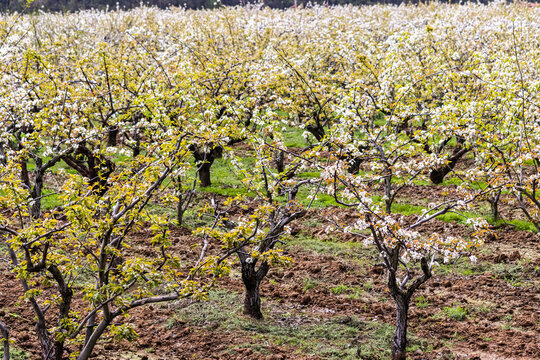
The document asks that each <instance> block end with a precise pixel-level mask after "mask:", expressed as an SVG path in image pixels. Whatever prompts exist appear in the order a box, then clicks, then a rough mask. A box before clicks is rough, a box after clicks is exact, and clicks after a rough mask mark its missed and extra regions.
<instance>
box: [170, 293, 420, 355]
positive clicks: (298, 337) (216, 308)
mask: <svg viewBox="0 0 540 360" xmlns="http://www.w3.org/2000/svg"><path fill="white" fill-rule="evenodd" d="M343 291H344V292H347V291H350V289H349V288H348V287H347V288H343ZM263 307H264V303H263ZM268 308H272V311H269V310H265V311H264V313H265V319H264V320H262V321H256V320H252V319H250V318H248V317H245V316H243V315H241V314H242V299H241V295H240V294H238V293H233V292H229V291H224V290H215V291H213V292H211V293H210V299H209V301H207V302H200V303H195V304H192V305H190V306H189V307H187V308H183V309H179V310H177V311H176V313H175V314H174V316H173V317H172V318H171V319H170V320H169V322H168V324H167V325H166V326H167V327H168V328H169V329H173V327H174V326H175V325H176V324H177V323H179V322H180V320H181V321H182V322H183V323H184V322H185V323H186V324H187V325H189V326H194V327H201V328H205V329H207V330H210V331H217V332H220V333H232V334H235V335H237V336H238V339H243V341H241V342H239V343H237V344H234V345H231V346H230V347H229V348H228V349H226V350H224V351H223V353H222V354H217V355H218V356H219V355H223V356H225V355H226V354H228V355H231V354H233V353H234V351H235V350H234V349H238V348H249V349H251V350H253V352H254V353H259V354H263V355H267V354H268V352H269V351H271V350H270V346H272V345H275V346H280V347H281V348H288V349H289V351H290V354H291V357H294V356H293V354H296V355H302V356H314V357H318V358H323V359H351V360H352V359H377V360H382V359H389V358H390V356H391V353H390V343H391V339H392V336H393V333H394V327H393V326H392V325H390V324H385V323H380V322H374V321H369V320H364V319H360V318H357V317H354V316H334V317H330V318H329V317H320V316H316V315H309V314H306V313H304V312H298V313H296V312H294V311H292V310H290V309H288V310H287V311H283V310H281V309H279V307H276V306H270V305H269V306H268ZM409 339H410V347H411V348H413V349H418V348H423V349H425V348H426V344H425V343H424V342H421V341H420V340H418V339H417V338H415V337H414V336H413V335H412V334H411V335H410V336H409Z"/></svg>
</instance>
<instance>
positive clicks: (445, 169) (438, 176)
mask: <svg viewBox="0 0 540 360" xmlns="http://www.w3.org/2000/svg"><path fill="white" fill-rule="evenodd" d="M468 151H469V149H467V148H463V147H461V144H460V143H459V142H458V146H457V147H456V148H455V150H454V152H453V153H452V155H450V156H449V157H448V164H445V165H443V166H441V167H439V168H436V169H433V170H431V172H430V174H429V179H430V180H431V182H432V183H434V184H440V183H442V182H443V180H444V178H445V176H446V175H448V174H449V173H450V172H451V171H452V170H454V167H455V166H456V164H457V163H458V161H459V160H460V159H461V158H462V157H463V155H465V154H466V153H467V152H468Z"/></svg>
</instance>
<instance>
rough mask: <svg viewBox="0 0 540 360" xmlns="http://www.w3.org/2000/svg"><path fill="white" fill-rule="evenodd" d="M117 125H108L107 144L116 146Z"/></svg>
mask: <svg viewBox="0 0 540 360" xmlns="http://www.w3.org/2000/svg"><path fill="white" fill-rule="evenodd" d="M118 133H119V131H118V127H117V126H111V127H109V138H108V139H107V146H109V147H111V146H112V147H114V146H116V144H117V142H118Z"/></svg>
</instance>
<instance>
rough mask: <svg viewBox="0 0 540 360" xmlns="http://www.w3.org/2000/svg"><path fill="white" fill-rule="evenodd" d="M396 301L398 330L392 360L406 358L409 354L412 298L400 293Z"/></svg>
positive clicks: (393, 345)
mask: <svg viewBox="0 0 540 360" xmlns="http://www.w3.org/2000/svg"><path fill="white" fill-rule="evenodd" d="M395 301H396V332H395V333H394V339H393V340H392V360H405V359H406V355H407V317H408V312H409V301H410V298H409V297H408V296H407V295H402V294H398V295H397V296H395Z"/></svg>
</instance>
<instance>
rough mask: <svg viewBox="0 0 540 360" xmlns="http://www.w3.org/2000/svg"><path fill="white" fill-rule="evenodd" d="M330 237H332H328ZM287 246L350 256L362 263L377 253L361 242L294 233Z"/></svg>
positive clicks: (373, 257)
mask: <svg viewBox="0 0 540 360" xmlns="http://www.w3.org/2000/svg"><path fill="white" fill-rule="evenodd" d="M330 239H332V237H331V238H330ZM287 247H289V248H300V249H302V250H307V251H312V252H314V253H317V254H327V255H332V256H335V257H339V258H351V259H353V260H355V261H357V262H361V263H364V262H366V261H372V260H375V259H376V258H377V254H376V252H375V251H374V249H373V248H371V247H367V248H366V247H365V246H364V245H363V244H362V243H356V242H343V241H333V239H332V240H321V239H316V238H313V237H310V236H308V235H304V234H302V233H300V234H298V235H296V236H295V237H294V239H293V240H291V241H289V242H288V243H287Z"/></svg>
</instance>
